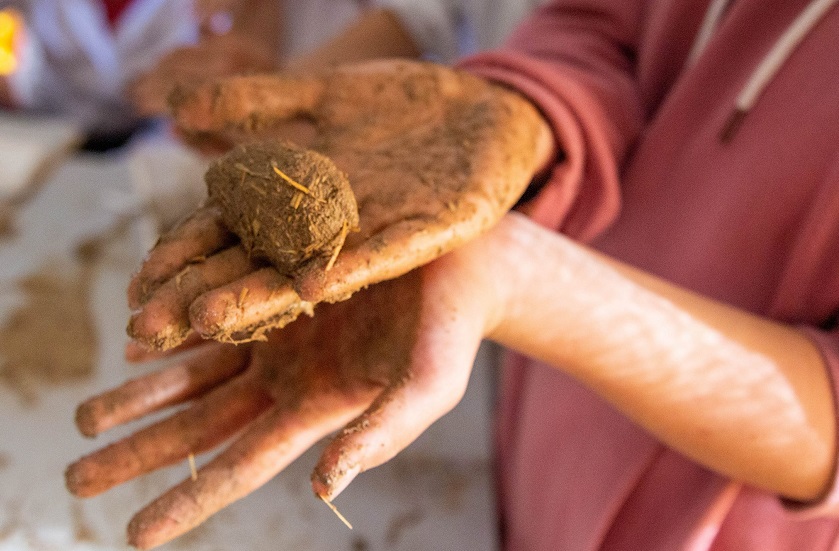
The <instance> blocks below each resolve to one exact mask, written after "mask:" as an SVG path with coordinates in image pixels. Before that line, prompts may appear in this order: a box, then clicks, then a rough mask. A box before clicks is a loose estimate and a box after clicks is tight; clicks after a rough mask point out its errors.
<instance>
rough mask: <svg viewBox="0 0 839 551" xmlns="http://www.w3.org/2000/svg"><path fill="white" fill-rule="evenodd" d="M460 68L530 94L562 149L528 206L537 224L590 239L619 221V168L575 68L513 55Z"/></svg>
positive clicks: (598, 111)
mask: <svg viewBox="0 0 839 551" xmlns="http://www.w3.org/2000/svg"><path fill="white" fill-rule="evenodd" d="M458 67H459V68H460V69H464V70H466V71H469V72H471V73H474V74H477V75H479V76H482V77H484V78H486V79H489V80H492V81H494V82H498V83H502V84H505V85H507V86H509V87H511V88H513V89H515V90H517V91H518V92H519V93H521V94H522V95H524V96H526V97H527V98H528V99H529V100H530V101H532V102H533V104H534V105H535V106H536V107H537V108H538V109H539V110H540V111H541V112H542V115H543V116H544V117H545V119H546V121H547V122H548V124H549V125H550V126H551V128H552V129H553V132H554V137H555V141H556V143H557V144H559V145H560V147H561V149H562V155H563V162H562V163H560V164H556V165H555V166H553V167H552V169H551V171H550V176H549V178H548V181H547V183H546V184H545V186H544V187H543V188H542V190H541V191H540V192H539V194H538V195H537V196H536V198H535V199H534V200H533V201H532V202H531V203H529V204H528V208H527V212H528V214H529V215H530V217H531V218H533V219H534V220H535V221H536V222H537V223H539V224H541V225H543V226H545V227H549V228H552V229H556V230H561V231H563V232H564V233H566V234H568V235H570V236H571V237H573V238H575V239H578V240H580V241H590V240H591V239H593V238H594V237H596V236H597V235H598V234H599V233H600V232H602V231H603V230H604V229H605V228H606V227H607V226H608V225H609V224H610V223H611V222H612V220H613V219H614V218H615V217H616V215H617V212H618V210H619V208H620V199H619V196H620V193H619V185H618V169H617V160H616V158H615V154H614V153H613V151H612V150H611V147H610V139H609V137H608V136H606V133H605V131H603V130H602V124H601V123H602V120H603V118H604V117H605V114H604V113H603V109H602V108H601V106H599V105H598V104H597V102H596V100H595V98H594V97H592V95H591V94H590V93H589V92H588V91H587V90H586V89H585V86H584V84H583V82H585V78H584V77H582V76H581V75H579V74H575V70H574V69H573V68H570V67H568V68H565V67H563V68H562V69H559V68H557V67H556V66H555V65H550V64H548V63H546V62H543V61H540V60H537V59H533V58H531V57H528V56H526V55H523V54H518V53H514V52H509V51H495V52H488V53H484V54H478V55H476V56H472V57H469V58H467V59H465V60H463V61H461V62H460V63H459V64H458Z"/></svg>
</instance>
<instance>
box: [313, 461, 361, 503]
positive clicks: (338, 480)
mask: <svg viewBox="0 0 839 551" xmlns="http://www.w3.org/2000/svg"><path fill="white" fill-rule="evenodd" d="M360 472H361V466H360V465H354V466H352V467H349V468H347V469H343V470H337V472H331V473H328V474H324V475H321V476H318V477H317V479H316V480H315V482H316V483H319V484H318V485H320V486H321V488H315V493H316V494H318V495H319V496H321V497H323V498H325V499H327V500H328V501H332V500H333V499H335V498H336V497H338V495H339V494H340V493H341V492H343V491H344V490H345V489H346V488H347V486H349V485H350V482H352V481H353V480H355V477H356V476H358V473H360ZM319 490H323V493H322V492H321V491H319Z"/></svg>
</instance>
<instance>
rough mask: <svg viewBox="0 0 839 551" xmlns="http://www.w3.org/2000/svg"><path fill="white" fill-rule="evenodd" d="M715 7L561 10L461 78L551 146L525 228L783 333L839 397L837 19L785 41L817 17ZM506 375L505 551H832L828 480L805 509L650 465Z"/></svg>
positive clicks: (600, 426) (601, 0) (617, 431)
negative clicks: (820, 365)
mask: <svg viewBox="0 0 839 551" xmlns="http://www.w3.org/2000/svg"><path fill="white" fill-rule="evenodd" d="M715 4H718V6H717V7H718V8H721V9H720V10H719V11H720V14H721V16H720V17H719V18H717V20H716V21H715V22H714V23H713V25H710V26H709V25H707V24H706V25H704V26H703V21H706V23H707V21H708V19H709V18H708V17H706V15H707V14H708V13H709V11H710V10H709V0H663V1H662V0H656V1H651V0H650V1H640V0H557V1H554V2H551V3H550V4H549V5H547V6H545V7H544V8H542V9H541V10H539V11H538V12H537V13H536V14H535V15H534V16H533V17H532V18H531V19H529V20H528V21H527V22H525V23H524V24H523V25H521V26H520V27H519V28H518V30H517V31H516V32H515V33H514V35H513V36H512V38H511V39H510V40H509V42H508V43H507V44H506V46H505V47H504V48H503V49H501V50H498V51H494V52H491V53H486V54H481V55H479V56H476V57H473V58H470V59H467V60H465V61H464V62H463V63H462V64H461V67H463V68H465V69H467V70H470V71H472V72H475V73H478V74H480V75H482V76H484V77H487V78H490V79H492V80H496V81H500V82H503V83H506V84H507V85H509V86H512V87H514V88H515V89H517V90H519V91H520V92H521V93H523V94H524V95H526V96H527V97H528V98H530V99H531V100H532V101H533V102H534V103H535V104H536V105H537V106H538V107H539V109H541V111H542V113H543V114H544V116H545V118H546V120H548V121H549V123H550V125H551V126H552V128H553V131H554V133H555V136H556V140H557V143H558V144H559V147H560V150H561V154H558V159H560V158H561V159H562V160H561V162H560V161H557V162H556V163H555V164H554V165H553V166H552V167H551V170H550V174H549V177H548V178H547V183H546V184H545V185H544V187H543V188H542V189H541V191H540V192H539V194H538V195H537V197H536V198H535V199H534V200H533V201H532V202H531V203H530V204H529V205H528V212H530V213H531V215H532V216H533V218H534V219H535V220H536V221H538V222H539V223H541V224H543V225H545V226H548V227H552V228H555V229H557V230H558V231H563V232H565V233H567V234H568V235H570V236H572V237H575V238H577V239H579V240H581V241H585V242H588V243H589V244H591V245H592V246H593V247H595V248H597V249H599V250H601V251H603V252H605V253H607V254H609V255H611V256H613V257H616V258H618V259H620V260H623V261H625V262H628V263H630V264H633V265H635V266H638V267H640V268H642V269H644V270H646V271H648V272H651V273H653V274H657V275H659V276H661V277H664V278H666V279H669V280H670V281H672V282H674V283H676V284H679V285H681V286H684V287H686V288H689V289H692V290H694V291H697V292H699V293H702V294H704V295H706V296H708V297H711V298H714V299H717V300H721V301H725V302H727V303H729V304H732V305H734V306H736V307H739V308H742V309H745V310H748V311H750V312H753V313H756V314H759V315H762V316H767V317H770V318H773V319H775V320H778V321H780V322H785V323H789V324H793V325H796V326H798V327H800V328H801V330H802V331H804V332H805V333H806V334H807V335H809V336H810V337H811V338H812V339H813V341H814V342H815V343H816V344H817V345H818V346H819V347H820V349H821V351H822V353H823V356H824V359H825V364H826V366H827V369H829V370H830V374H831V377H832V380H833V382H834V396H835V397H837V396H839V387H837V386H836V383H837V382H839V330H838V329H837V313H839V6H827V7H826V8H825V9H824V10H822V12H823V13H821V14H820V15H819V16H818V17H816V18H815V20H814V21H811V22H809V23H807V25H805V26H804V27H801V28H800V29H799V30H803V32H802V33H799V34H800V35H801V36H799V37H797V38H795V37H793V38H794V40H792V42H789V31H790V29H791V28H793V27H795V26H796V25H799V23H800V21H799V23H796V21H798V20H800V19H801V17H802V14H804V13H805V12H807V10H808V9H812V5H813V4H814V3H813V2H810V1H809V0H783V1H779V2H767V1H765V0H733V1H731V2H725V3H720V2H715ZM712 7H713V6H712ZM799 27H800V25H799ZM701 28H704V31H706V32H705V33H704V34H706V35H708V36H709V39H708V40H707V41H706V40H704V39H702V40H697V37H698V35H699V34H701V33H700V29H701ZM793 34H795V33H793ZM785 37H786V38H785ZM784 41H786V42H787V43H788V44H786V46H784V45H783V44H781V43H783V42H784ZM697 42H699V43H700V44H699V47H697ZM779 44H781V46H784V47H785V49H786V51H785V52H782V55H781V56H780V58H779V59H776V60H775V62H773V63H770V65H772V70H767V69H766V66H765V64H764V62H765V61H766V59H767V57H771V55H772V52H777V51H778V50H779V48H780V49H782V50H783V49H784V48H782V47H781V46H779ZM692 50H695V51H694V54H693V55H691V51H692ZM696 50H698V51H696ZM776 57H777V56H776ZM767 75H768V76H767ZM755 83H757V84H755ZM744 97H746V99H748V100H749V101H746V104H747V105H746V108H745V109H740V108H739V107H738V106H739V105H740V103H741V100H742V99H743V98H744ZM741 111H746V114H745V116H742V113H741ZM732 121H739V124H732ZM508 364H509V365H508V366H507V369H506V370H505V373H504V380H503V382H502V391H501V403H500V408H499V412H500V417H499V422H498V461H499V471H498V475H499V482H500V489H499V491H500V503H501V513H502V521H503V534H504V542H505V545H506V549H509V550H511V551H518V550H528V551H559V550H562V551H594V550H602V551H606V550H608V551H637V550H644V551H674V550H677V551H678V550H691V551H699V550H703V551H704V550H712V551H752V550H753V551H781V550H785V551H804V550H806V551H820V550H828V549H837V548H839V536H837V531H838V530H839V490H837V485H836V477H834V482H833V484H832V486H831V487H830V488H828V489H827V491H826V492H825V495H824V496H823V497H822V498H821V499H819V500H817V501H815V502H812V503H792V502H788V501H785V500H783V499H782V498H781V497H780V496H777V495H772V494H769V493H767V492H765V491H761V490H758V489H756V488H752V487H749V486H746V485H743V484H741V483H739V482H737V481H733V480H729V479H726V478H725V477H723V476H721V475H719V474H717V473H715V472H712V471H710V470H708V469H706V468H704V467H703V466H701V465H699V464H697V463H694V462H693V461H691V460H689V459H687V458H686V457H684V456H682V455H680V454H679V453H677V452H675V451H674V450H672V449H669V448H667V447H665V446H664V445H662V444H661V443H660V442H659V441H657V440H656V439H655V438H653V437H652V436H651V435H650V434H649V433H647V432H646V431H645V430H644V429H643V428H642V427H640V426H638V425H635V424H634V423H633V422H631V421H629V420H628V419H626V418H625V417H623V416H622V415H621V414H620V413H619V412H617V411H616V410H615V409H613V408H612V407H611V406H609V405H608V404H606V403H605V402H604V401H603V400H601V399H600V398H599V397H598V396H596V395H595V394H594V393H593V392H591V391H590V390H588V389H587V388H584V387H582V386H580V385H579V384H577V383H576V382H574V381H572V380H571V379H570V378H569V377H567V376H565V375H564V374H563V373H562V372H561V371H558V370H556V369H553V368H550V367H547V366H543V365H539V364H538V363H537V362H535V361H532V360H529V359H526V358H522V357H514V358H512V359H511V360H510V362H508ZM835 402H839V400H836V399H835ZM837 426H839V422H837ZM807 460H808V458H807V457H790V458H789V461H790V463H792V462H796V461H807Z"/></svg>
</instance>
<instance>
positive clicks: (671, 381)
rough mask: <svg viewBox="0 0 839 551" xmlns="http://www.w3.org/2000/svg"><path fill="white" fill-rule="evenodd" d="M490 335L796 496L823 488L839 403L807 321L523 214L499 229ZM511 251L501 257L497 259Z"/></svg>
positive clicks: (725, 463) (685, 443) (743, 474)
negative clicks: (745, 305) (684, 285)
mask: <svg viewBox="0 0 839 551" xmlns="http://www.w3.org/2000/svg"><path fill="white" fill-rule="evenodd" d="M488 242H491V244H490V245H489V247H490V248H491V249H494V250H492V252H491V253H488V254H491V256H490V257H489V258H492V259H493V262H494V264H495V266H496V267H495V268H494V269H493V273H497V274H499V275H501V276H503V279H501V278H499V279H498V280H497V281H496V282H494V283H493V285H494V288H492V289H491V290H490V291H489V292H493V293H495V294H496V296H501V297H504V298H503V300H502V301H501V305H502V306H501V307H500V308H499V309H498V310H496V311H495V312H493V313H492V316H491V318H490V319H491V320H492V321H491V323H490V327H489V328H488V329H489V335H490V337H491V338H493V339H494V340H497V341H499V342H501V343H503V344H505V345H507V346H509V347H511V348H514V349H517V350H519V351H521V352H523V353H525V354H527V355H530V356H532V357H535V358H538V359H540V360H542V361H544V362H546V363H548V364H550V365H553V366H556V367H557V368H560V369H562V370H564V371H566V372H568V373H569V374H570V375H572V376H573V377H575V378H577V379H578V380H580V381H581V382H582V383H583V384H585V385H587V386H589V387H590V388H592V389H593V390H594V391H596V392H597V393H598V394H599V395H601V396H602V397H603V398H604V399H606V400H607V401H609V402H610V403H612V404H613V405H614V406H616V407H617V408H618V409H620V410H621V411H622V412H623V413H624V414H626V415H627V416H629V417H630V418H632V419H634V420H635V421H636V422H638V423H639V424H641V425H642V426H644V427H645V428H646V429H647V430H649V431H650V432H652V433H653V434H655V435H656V436H657V437H658V438H660V439H661V440H662V441H663V442H665V443H666V444H668V445H670V446H671V447H673V448H674V449H677V450H679V451H680V452H682V453H684V454H685V455H687V456H689V457H692V458H693V459H695V460H696V461H698V462H700V463H702V464H704V465H706V466H708V467H709V468H711V469H714V470H716V471H718V472H721V473H723V474H725V475H728V476H731V477H733V478H736V479H740V480H743V481H745V482H747V483H750V484H753V485H756V486H759V487H762V488H765V489H767V490H770V491H773V492H776V493H779V494H782V495H784V496H788V497H791V498H796V499H805V500H806V499H812V498H815V497H817V496H818V495H819V494H820V493H821V492H823V491H824V489H825V487H826V484H827V482H828V479H829V477H830V474H831V472H832V467H833V456H834V451H833V450H834V439H835V436H834V435H835V429H834V410H833V400H832V393H831V390H830V383H829V379H828V375H827V371H826V367H825V365H824V362H823V359H822V357H821V355H820V353H819V351H818V349H817V348H816V347H815V345H814V344H813V343H812V342H811V341H810V340H809V339H808V338H807V337H806V336H804V335H803V334H802V333H800V332H799V331H797V330H796V329H794V328H791V327H789V326H785V325H782V324H778V323H774V322H772V321H769V320H766V319H762V318H759V317H756V316H753V315H751V314H748V313H745V312H742V311H738V310H736V309H733V308H731V307H729V306H726V305H723V304H720V303H717V302H715V301H712V300H709V299H706V298H703V297H700V296H698V295H695V294H693V293H690V292H688V291H685V290H682V289H679V288H677V287H675V286H673V285H670V284H668V283H666V282H663V281H661V280H659V279H656V278H654V277H652V276H649V275H647V274H644V273H641V272H639V271H637V270H635V269H632V268H630V267H627V266H625V265H621V264H619V263H617V262H615V261H613V260H610V259H607V258H605V257H602V256H600V255H598V254H596V253H594V252H592V251H590V250H587V249H585V248H583V247H581V246H579V245H577V244H575V243H574V242H572V241H570V240H568V239H566V238H564V237H563V236H561V235H559V234H556V233H553V232H549V231H546V230H544V229H542V228H539V227H538V226H536V225H535V224H533V223H531V222H530V221H528V220H526V219H524V218H523V217H521V216H518V215H511V216H508V217H507V219H505V220H504V221H503V222H502V224H501V226H499V228H498V229H496V230H495V231H494V232H493V234H492V239H491V240H484V243H488ZM499 263H501V264H502V265H500V266H499V265H498V264H499Z"/></svg>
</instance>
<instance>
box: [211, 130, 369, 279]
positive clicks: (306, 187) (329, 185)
mask: <svg viewBox="0 0 839 551" xmlns="http://www.w3.org/2000/svg"><path fill="white" fill-rule="evenodd" d="M205 179H206V181H207V190H208V193H209V196H210V199H211V200H214V201H216V202H218V204H219V205H221V209H222V216H223V219H224V223H225V225H227V227H228V228H230V229H231V230H232V231H233V233H235V234H236V235H238V236H239V238H240V239H241V240H242V245H243V246H244V247H245V249H246V250H247V251H248V252H249V254H251V255H253V256H255V257H262V258H265V259H267V260H268V261H269V262H271V263H272V264H273V265H274V266H275V267H276V268H277V269H278V270H279V271H280V273H282V274H284V275H289V276H294V275H295V274H296V273H298V272H299V271H300V270H301V269H302V267H303V266H305V265H308V264H309V263H310V262H311V261H313V260H320V261H321V262H323V263H324V264H325V266H326V267H327V268H328V267H329V266H330V265H331V262H332V261H334V257H335V255H337V253H338V251H340V249H341V247H342V246H343V244H344V240H345V239H346V237H347V234H348V233H349V232H350V231H357V227H358V206H357V205H356V201H355V196H354V195H353V192H352V189H351V188H350V185H349V182H348V181H347V176H346V175H345V174H344V173H343V172H341V171H340V170H338V169H337V168H336V167H335V165H334V164H333V163H332V161H330V160H329V159H328V158H327V157H325V156H323V155H321V154H319V153H316V152H314V151H310V150H306V149H303V148H300V147H297V146H295V145H293V144H291V143H289V142H270V141H269V142H259V143H252V144H248V145H241V146H238V147H236V148H234V149H233V150H231V151H230V152H229V153H227V154H226V155H224V156H222V157H221V158H219V159H218V160H217V161H215V162H214V163H213V164H212V165H211V166H210V168H209V170H208V171H207V174H206V176H205Z"/></svg>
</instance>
